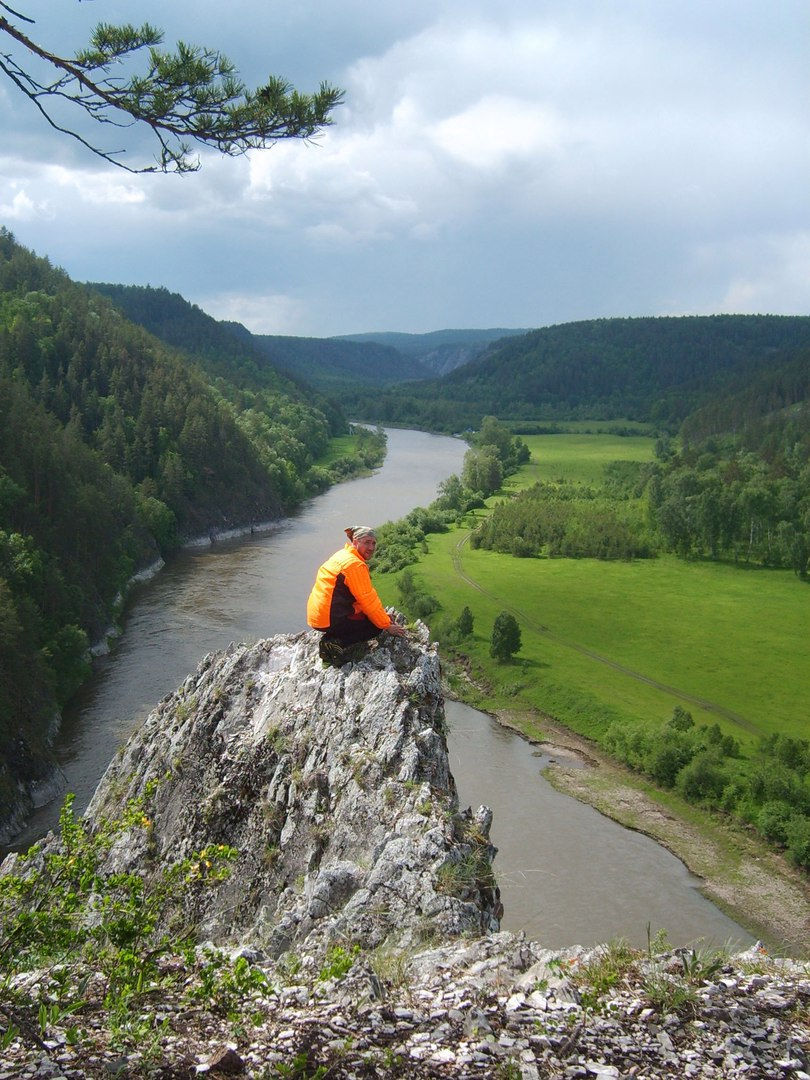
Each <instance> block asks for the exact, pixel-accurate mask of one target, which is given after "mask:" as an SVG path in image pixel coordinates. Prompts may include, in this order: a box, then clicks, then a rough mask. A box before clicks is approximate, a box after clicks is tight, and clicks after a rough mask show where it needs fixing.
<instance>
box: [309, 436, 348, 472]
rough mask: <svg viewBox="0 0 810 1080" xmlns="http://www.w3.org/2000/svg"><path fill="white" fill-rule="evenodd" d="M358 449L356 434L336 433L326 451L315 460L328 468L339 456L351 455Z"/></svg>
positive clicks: (317, 463)
mask: <svg viewBox="0 0 810 1080" xmlns="http://www.w3.org/2000/svg"><path fill="white" fill-rule="evenodd" d="M356 450H357V436H356V435H336V436H334V437H333V438H331V439H330V440H329V447H328V449H327V451H326V453H325V454H324V455H323V456H322V457H319V458H318V460H317V461H316V462H315V464H316V465H321V466H322V467H323V468H328V467H329V466H330V465H331V464H332V462H333V461H337V460H338V458H343V457H351V456H352V455H353V454H354V453H355V451H356Z"/></svg>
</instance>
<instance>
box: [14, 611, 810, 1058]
mask: <svg viewBox="0 0 810 1080" xmlns="http://www.w3.org/2000/svg"><path fill="white" fill-rule="evenodd" d="M136 808H137V809H136ZM128 815H129V816H128ZM88 816H89V818H90V819H91V821H95V822H96V823H97V824H99V825H100V823H101V822H102V819H104V820H107V821H109V820H111V819H119V820H123V821H130V818H131V827H130V828H127V829H126V830H125V831H123V832H118V833H116V834H115V836H116V839H115V841H114V843H113V846H112V847H111V848H109V849H105V851H106V854H105V858H106V860H107V861H106V867H105V869H106V871H108V872H115V871H119V870H120V871H126V870H136V871H137V872H138V873H139V874H144V875H146V876H147V877H148V876H149V875H150V874H154V875H155V877H156V878H159V876H160V868H161V867H164V868H165V866H166V865H168V864H171V863H176V862H177V861H178V860H181V859H183V858H184V857H185V856H189V857H192V856H195V853H198V852H199V851H200V850H201V849H204V848H207V847H208V846H209V845H214V846H217V845H224V846H226V847H228V848H230V847H231V846H232V847H233V848H235V849H236V850H237V851H238V855H237V856H236V861H235V862H234V863H233V864H232V867H231V872H230V874H229V876H228V877H227V878H226V879H225V880H223V881H219V880H213V881H211V882H210V884H209V883H208V882H207V881H206V880H205V878H204V876H203V877H202V878H201V879H200V881H199V882H198V885H197V886H195V888H194V889H193V890H191V891H189V893H188V895H185V896H183V897H181V898H177V897H174V898H173V899H172V903H174V904H179V905H180V910H179V911H172V910H171V907H169V908H167V910H166V911H165V912H164V913H163V914H164V917H165V919H166V920H167V923H168V922H170V921H171V919H172V918H173V916H174V915H177V914H181V915H182V916H183V920H184V925H189V924H190V925H193V926H194V927H195V928H196V931H197V937H198V944H197V946H196V948H194V949H192V948H188V947H186V948H181V947H180V944H179V943H177V942H176V941H175V939H174V938H172V940H171V944H170V946H169V947H164V948H163V949H162V951H161V952H160V955H159V959H156V960H155V961H154V962H153V963H152V964H151V967H149V974H148V977H147V978H145V981H144V982H143V985H141V984H140V983H138V984H137V986H136V988H135V989H132V983H131V981H130V982H129V983H127V987H128V989H126V991H125V992H124V993H123V994H122V991H121V989H120V987H119V989H118V991H117V992H116V993H117V996H116V993H113V992H112V990H111V988H112V989H114V986H113V983H114V977H115V971H114V970H113V972H112V973H110V972H108V971H106V970H105V969H104V963H101V964H98V963H97V964H96V965H95V966H93V965H92V964H88V962H87V961H86V960H85V959H84V958H83V957H82V955H81V954H80V953H77V954H76V955H74V956H72V957H66V958H64V959H63V960H62V962H60V963H59V964H56V965H50V966H46V967H43V968H39V969H37V970H30V967H29V966H26V965H23V966H22V967H20V968H19V969H17V970H15V972H14V974H13V975H11V976H10V977H8V978H7V979H6V981H5V983H4V985H5V987H6V989H5V991H4V990H3V989H2V987H0V1038H3V1032H4V1031H5V1032H6V1034H5V1039H4V1042H5V1049H4V1051H3V1055H0V1080H11V1078H12V1077H14V1078H16V1077H22V1076H25V1077H30V1078H32V1080H45V1078H46V1077H47V1078H49V1080H60V1078H61V1080H79V1078H86V1077H92V1078H101V1077H109V1076H122V1077H124V1076H125V1077H133V1078H134V1077H138V1078H140V1077H156V1078H157V1077H165V1078H169V1077H172V1078H179V1077H190V1076H195V1075H206V1074H208V1075H210V1076H211V1077H223V1076H226V1075H241V1076H245V1077H249V1078H256V1080H260V1078H261V1080H267V1078H270V1077H274V1076H297V1077H301V1078H303V1077H315V1076H324V1077H326V1076H328V1077H335V1078H346V1080H350V1078H357V1080H361V1078H363V1080H368V1078H372V1077H375V1078H380V1080H384V1078H386V1077H394V1076H406V1077H413V1078H423V1077H424V1078H428V1077H434V1078H435V1077H481V1078H482V1080H485V1078H491V1077H510V1078H514V1080H518V1078H520V1080H540V1078H541V1077H554V1078H559V1080H564V1078H565V1080H567V1078H570V1080H576V1078H582V1080H593V1078H596V1080H599V1078H603V1080H607V1078H614V1077H615V1078H624V1077H635V1078H638V1080H642V1078H661V1080H664V1078H671V1077H676V1076H677V1077H688V1078H690V1077H694V1078H716V1080H728V1078H731V1077H739V1078H740V1080H743V1078H746V1080H773V1078H776V1077H779V1078H780V1080H810V1072H808V1040H810V975H809V973H808V968H807V965H806V964H803V963H800V962H798V961H793V960H774V959H771V958H769V957H767V956H766V955H765V954H764V953H763V952H762V951H761V950H760V949H759V948H754V949H752V950H749V952H748V953H746V954H741V955H739V956H736V957H730V956H725V955H723V954H722V953H717V954H710V953H708V952H706V953H704V952H701V951H700V950H699V949H696V950H686V949H679V950H668V949H667V948H666V947H665V946H662V945H660V943H659V945H658V946H656V947H655V948H653V947H652V944H651V947H650V949H648V950H647V952H646V953H645V952H642V951H641V950H632V949H630V948H629V947H627V946H624V945H623V944H622V943H611V944H609V945H605V946H602V947H600V948H597V949H591V950H585V949H582V948H575V949H569V950H560V951H557V952H554V953H552V952H550V951H549V950H546V949H544V948H543V947H542V944H540V943H535V942H531V941H527V940H526V939H525V938H524V937H523V935H520V934H512V933H506V932H502V931H500V930H499V915H500V904H499V897H498V890H497V887H496V885H495V880H494V877H493V873H492V858H493V856H494V849H493V847H492V846H491V844H490V842H489V824H490V817H491V815H490V812H489V811H488V810H487V809H486V808H485V807H481V808H480V809H479V810H478V811H477V812H476V813H474V814H473V813H472V812H471V811H469V810H466V811H460V810H459V806H458V800H457V795H456V790H455V785H454V782H453V778H452V775H451V773H450V770H449V768H448V759H447V747H446V743H445V739H444V712H443V700H442V695H441V689H440V677H439V662H438V656H437V653H436V650H435V646H431V645H430V644H429V642H428V635H427V631H426V629H425V628H424V627H417V630H416V632H415V633H414V634H413V635H412V636H411V638H410V639H409V640H402V639H393V638H388V639H386V640H384V641H381V642H379V643H377V644H375V645H373V646H372V647H371V648H370V649H369V650H368V652H367V653H366V654H365V655H364V656H363V657H362V659H360V660H359V661H358V662H356V663H353V664H347V665H346V666H344V667H341V668H326V667H324V666H323V664H322V663H321V661H320V660H319V659H318V654H317V638H316V635H314V634H312V633H304V634H299V635H297V636H293V637H286V636H285V637H275V638H272V639H269V640H267V641H262V642H259V643H258V644H256V645H252V646H245V645H232V646H230V647H229V648H228V649H227V650H226V652H225V653H223V654H220V655H217V656H209V657H207V658H206V659H205V660H204V661H203V662H202V664H201V665H200V667H199V669H198V670H197V672H196V673H195V674H194V675H192V676H190V677H189V678H188V679H187V680H186V681H185V683H184V684H183V685H182V686H181V687H180V688H179V690H178V691H177V692H176V693H174V694H172V695H171V696H169V697H168V698H166V699H165V700H164V701H163V702H162V703H161V704H160V705H159V706H158V708H157V709H156V710H155V711H154V712H153V713H152V714H151V716H150V717H149V718H148V720H147V721H146V723H145V725H144V726H143V728H142V729H141V730H140V731H139V732H138V733H137V734H136V735H135V736H134V737H133V738H132V739H131V740H130V742H129V744H128V745H127V746H126V747H125V748H124V750H123V751H122V752H121V754H120V755H119V756H118V758H117V759H116V760H115V761H114V762H113V763H112V764H111V765H110V767H109V769H108V771H107V773H106V774H105V776H104V778H103V780H102V782H101V784H100V785H99V788H98V790H97V792H96V795H95V797H94V799H93V801H92V803H91V805H90V807H89V809H88ZM101 831H102V832H103V828H102V829H101ZM56 847H58V841H57V840H56V839H54V838H52V839H51V840H49V841H47V842H46V845H45V849H46V850H48V849H51V850H54V849H55V848H56ZM41 858H42V856H40V859H41ZM17 861H18V860H17V857H10V859H9V860H6V863H5V864H4V865H3V872H4V873H6V874H13V873H15V871H16V869H17V865H16V863H17ZM20 868H21V870H22V873H23V875H24V874H26V873H29V872H31V869H32V864H31V863H25V861H24V860H23V862H22V865H21V867H20ZM33 869H34V870H36V862H35V863H34V865H33ZM94 880H95V879H94ZM93 888H95V886H93ZM139 895H140V894H139ZM98 904H99V901H98V898H96V901H95V906H94V905H93V903H91V904H90V905H89V906H88V909H87V911H82V912H81V914H80V917H81V918H82V919H87V920H92V919H93V918H95V917H96V916H97V915H98V911H99V907H98ZM112 914H113V916H115V914H116V913H115V912H112ZM124 914H125V913H124ZM32 925H33V924H32ZM115 925H116V927H117V929H122V930H123V932H124V933H125V934H126V931H127V927H126V925H125V924H122V925H121V926H120V927H119V926H118V923H116V924H115ZM214 946H218V948H215V947H214ZM118 962H119V963H120V962H121V957H120V956H119V959H118ZM119 976H120V971H119ZM74 998H79V999H81V1000H80V1001H79V1002H78V1006H79V1011H78V1013H76V1014H75V1015H74V1014H73V1011H72V1010H73V1001H74ZM65 999H67V1000H68V1001H70V1002H71V1006H70V1008H68V1009H64V1010H63V1008H62V1006H61V1005H59V1004H55V1003H59V1002H63V1001H64V1000H65ZM26 1001H27V1002H28V1005H26ZM43 1010H44V1013H43ZM43 1016H44V1021H43ZM43 1024H44V1026H43ZM39 1030H42V1031H43V1032H44V1033H45V1036H46V1037H45V1038H43V1037H42V1036H41V1035H39V1034H38V1031H39Z"/></svg>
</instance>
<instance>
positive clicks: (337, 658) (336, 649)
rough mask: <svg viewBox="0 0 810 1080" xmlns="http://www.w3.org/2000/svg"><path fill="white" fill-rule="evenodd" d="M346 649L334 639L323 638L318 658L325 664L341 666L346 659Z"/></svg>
mask: <svg viewBox="0 0 810 1080" xmlns="http://www.w3.org/2000/svg"><path fill="white" fill-rule="evenodd" d="M343 654H344V648H343V646H342V645H341V644H340V642H339V641H335V639H334V638H326V637H322V638H321V640H320V641H319V642H318V656H320V658H321V660H323V662H324V663H325V664H335V665H340V664H341V663H342V662H343V659H344V656H343Z"/></svg>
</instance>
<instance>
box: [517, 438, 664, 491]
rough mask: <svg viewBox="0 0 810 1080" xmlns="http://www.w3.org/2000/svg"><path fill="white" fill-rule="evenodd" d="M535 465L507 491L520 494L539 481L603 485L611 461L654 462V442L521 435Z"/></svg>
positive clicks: (523, 472)
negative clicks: (606, 467)
mask: <svg viewBox="0 0 810 1080" xmlns="http://www.w3.org/2000/svg"><path fill="white" fill-rule="evenodd" d="M521 438H522V439H523V441H524V442H525V443H526V445H527V446H528V447H529V450H530V451H531V455H532V457H531V461H530V462H529V463H528V465H526V466H525V467H524V468H522V469H521V470H520V472H519V473H517V474H516V475H515V476H511V477H509V480H508V481H507V487H506V490H507V491H509V490H518V489H520V488H525V487H529V486H530V485H531V484H535V483H537V481H538V480H575V481H581V482H582V483H599V482H600V481H601V480H602V475H603V470H604V467H605V465H607V464H608V463H609V462H611V461H617V460H621V461H651V460H652V458H653V440H652V439H650V438H647V437H645V436H643V435H628V436H627V437H625V438H621V437H619V436H618V435H587V434H575V435H521Z"/></svg>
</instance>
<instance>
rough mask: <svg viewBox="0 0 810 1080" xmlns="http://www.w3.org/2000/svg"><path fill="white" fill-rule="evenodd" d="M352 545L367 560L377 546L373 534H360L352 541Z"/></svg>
mask: <svg viewBox="0 0 810 1080" xmlns="http://www.w3.org/2000/svg"><path fill="white" fill-rule="evenodd" d="M354 546H355V547H356V548H357V550H358V551H359V552H360V554H361V555H362V557H363V558H364V559H365V560H366V562H368V560H369V559H370V558H371V556H372V555H373V554H374V549H375V548H376V547H377V541H376V540H375V539H374V537H373V536H361V537H360V539H359V540H355V541H354Z"/></svg>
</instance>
